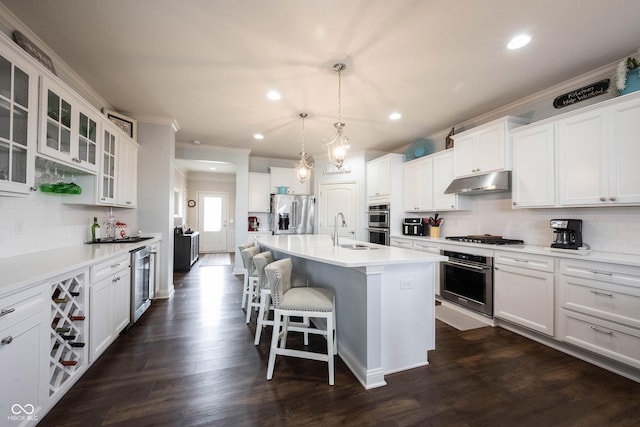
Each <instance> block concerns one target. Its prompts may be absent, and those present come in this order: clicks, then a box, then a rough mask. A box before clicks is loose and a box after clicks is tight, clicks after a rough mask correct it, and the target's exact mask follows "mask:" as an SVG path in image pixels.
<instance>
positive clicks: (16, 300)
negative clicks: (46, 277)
mask: <svg viewBox="0 0 640 427" xmlns="http://www.w3.org/2000/svg"><path fill="white" fill-rule="evenodd" d="M45 287H46V285H45V284H42V285H38V286H34V287H32V288H29V289H25V290H23V291H20V292H16V293H14V294H11V295H9V296H7V297H4V298H2V299H1V300H0V328H4V327H6V326H9V325H12V324H14V323H16V322H17V321H19V320H22V319H24V317H25V316H27V315H29V314H31V313H33V312H36V311H39V310H43V309H44V308H46V307H47V306H46V305H45V300H44V295H43V292H44V289H45Z"/></svg>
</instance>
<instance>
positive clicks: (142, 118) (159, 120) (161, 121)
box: [122, 112, 180, 132]
mask: <svg viewBox="0 0 640 427" xmlns="http://www.w3.org/2000/svg"><path fill="white" fill-rule="evenodd" d="M122 114H126V115H127V116H129V117H131V118H134V119H136V120H137V121H138V123H148V124H152V125H164V126H171V127H172V128H173V131H174V132H178V131H179V130H180V124H179V123H178V121H177V120H176V119H174V118H173V117H169V116H153V115H144V114H135V113H126V112H123V113H122Z"/></svg>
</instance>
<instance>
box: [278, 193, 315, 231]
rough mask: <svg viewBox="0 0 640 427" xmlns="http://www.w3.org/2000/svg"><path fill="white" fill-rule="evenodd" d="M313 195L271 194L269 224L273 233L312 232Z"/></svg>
mask: <svg viewBox="0 0 640 427" xmlns="http://www.w3.org/2000/svg"><path fill="white" fill-rule="evenodd" d="M315 206H316V199H315V197H313V196H298V195H293V194H272V195H271V215H270V218H269V224H270V226H271V231H273V234H313V215H314V212H315Z"/></svg>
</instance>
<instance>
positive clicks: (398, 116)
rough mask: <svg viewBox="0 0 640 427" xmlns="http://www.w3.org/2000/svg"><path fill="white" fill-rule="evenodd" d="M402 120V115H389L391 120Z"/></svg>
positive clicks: (396, 113)
mask: <svg viewBox="0 0 640 427" xmlns="http://www.w3.org/2000/svg"><path fill="white" fill-rule="evenodd" d="M401 118H402V114H400V113H398V112H395V113H391V114H389V120H400V119H401Z"/></svg>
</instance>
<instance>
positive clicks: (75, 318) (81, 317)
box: [69, 315, 85, 321]
mask: <svg viewBox="0 0 640 427" xmlns="http://www.w3.org/2000/svg"><path fill="white" fill-rule="evenodd" d="M69 319H71V320H72V321H76V320H84V319H85V317H84V316H80V315H76V316H70V317H69Z"/></svg>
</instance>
